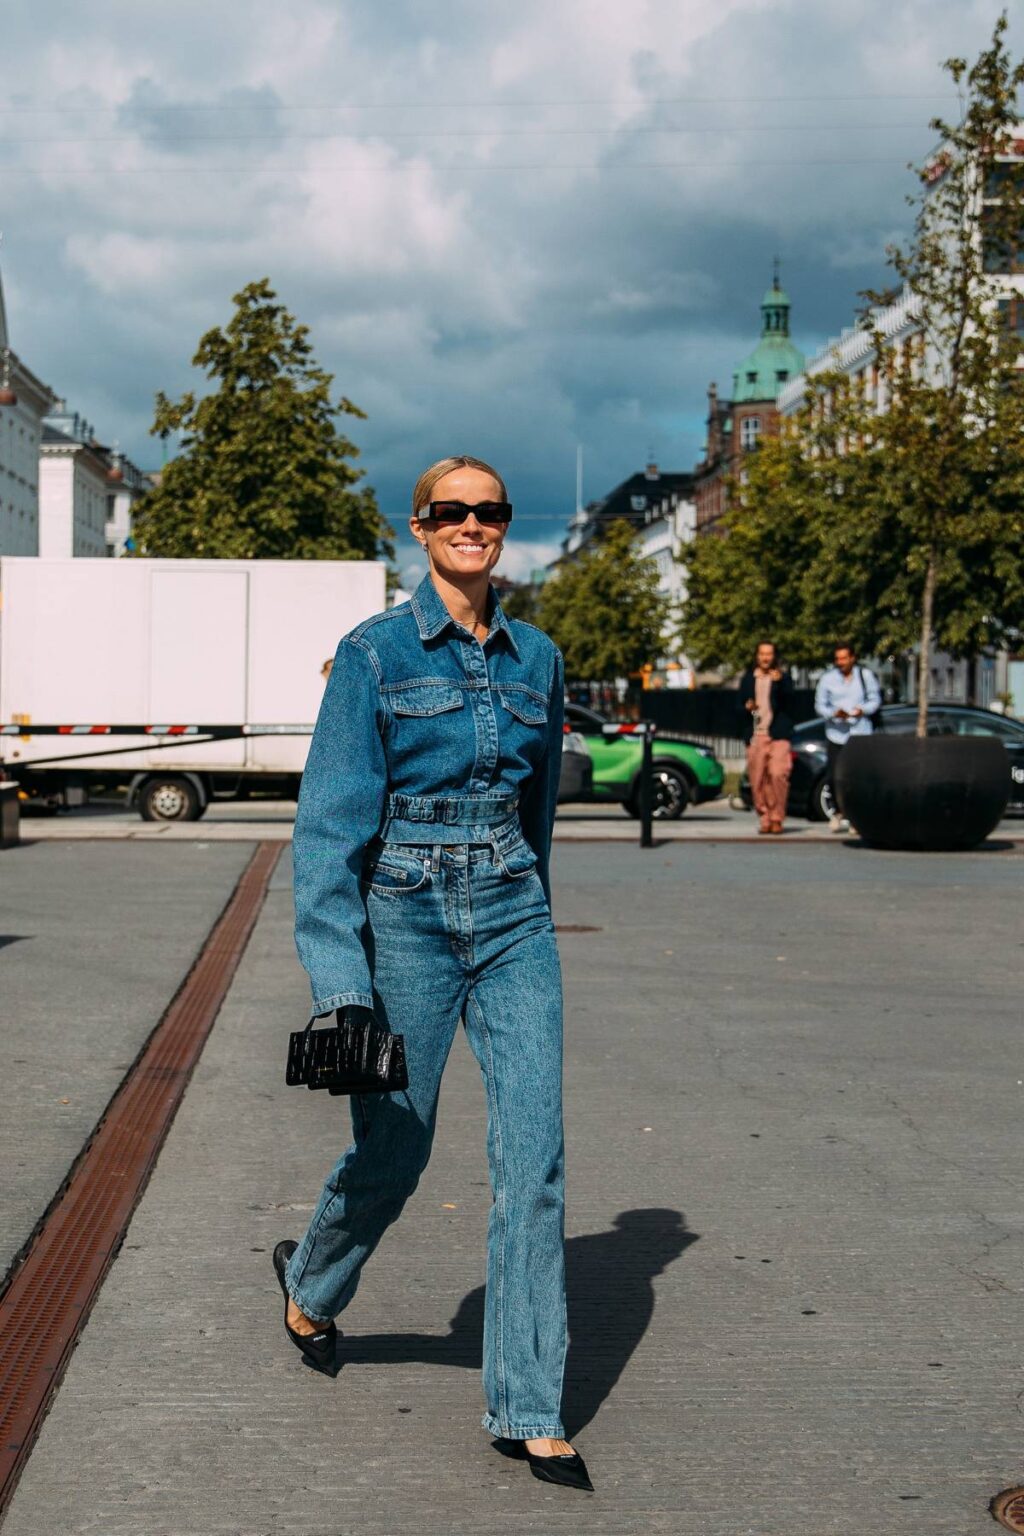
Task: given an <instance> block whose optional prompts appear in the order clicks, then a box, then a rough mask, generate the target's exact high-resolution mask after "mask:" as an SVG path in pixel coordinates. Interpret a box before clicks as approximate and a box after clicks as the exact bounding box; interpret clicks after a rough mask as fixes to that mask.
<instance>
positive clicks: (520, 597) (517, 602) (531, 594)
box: [501, 581, 539, 624]
mask: <svg viewBox="0 0 1024 1536" xmlns="http://www.w3.org/2000/svg"><path fill="white" fill-rule="evenodd" d="M538 602H539V594H538V591H537V588H536V587H534V586H531V585H530V583H529V582H526V581H523V582H520V583H519V584H518V585H516V586H514V587H509V588H508V590H507V591H506V592H503V593H502V594H501V606H502V608H503V609H504V611H505V615H506V617H507V618H510V619H525V620H526V622H527V624H537V623H538V622H539V621H538V618H537V607H538Z"/></svg>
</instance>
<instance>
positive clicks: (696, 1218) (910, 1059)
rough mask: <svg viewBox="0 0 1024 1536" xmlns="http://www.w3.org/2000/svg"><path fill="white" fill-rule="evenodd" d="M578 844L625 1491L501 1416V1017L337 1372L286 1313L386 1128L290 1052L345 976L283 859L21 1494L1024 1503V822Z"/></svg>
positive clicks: (488, 1531)
mask: <svg viewBox="0 0 1024 1536" xmlns="http://www.w3.org/2000/svg"><path fill="white" fill-rule="evenodd" d="M82 852H83V853H85V852H86V850H85V849H83V850H82ZM88 852H89V854H90V856H91V857H92V858H93V859H95V860H96V861H97V868H99V867H101V863H102V861H103V860H106V859H109V858H110V856H111V854H112V853H113V852H114V850H111V849H107V848H102V847H98V846H93V847H92V848H90V849H89V850H88ZM555 871H556V915H557V918H558V921H559V923H560V924H562V925H566V926H568V925H572V926H573V927H574V928H576V929H578V930H582V931H573V932H565V933H564V935H563V938H562V941H561V942H562V953H563V963H564V969H565V973H566V989H567V1003H568V1011H567V1021H566V1022H567V1081H566V1113H567V1136H568V1158H569V1186H568V1201H569V1204H568V1228H569V1243H568V1250H567V1252H568V1262H569V1276H570V1323H571V1328H572V1349H571V1356H570V1362H569V1369H568V1373H567V1399H566V1407H567V1413H568V1419H569V1422H570V1426H571V1430H572V1432H573V1433H575V1434H576V1436H577V1438H578V1443H579V1446H580V1449H581V1450H582V1451H583V1452H584V1454H585V1455H586V1456H587V1459H588V1462H589V1464H590V1466H591V1469H592V1472H593V1474H594V1478H595V1481H596V1483H597V1485H598V1493H597V1494H596V1496H595V1497H593V1498H592V1499H587V1498H585V1497H584V1496H582V1495H578V1494H571V1493H568V1492H566V1491H563V1490H556V1489H548V1488H546V1487H545V1486H544V1485H542V1484H540V1483H537V1482H535V1481H534V1480H533V1479H531V1478H530V1477H529V1476H528V1474H524V1469H523V1468H521V1467H518V1466H516V1465H513V1464H510V1463H508V1462H506V1461H504V1460H502V1459H500V1458H499V1457H497V1456H496V1455H494V1453H493V1452H492V1451H491V1450H490V1449H489V1447H488V1437H487V1436H486V1435H485V1434H484V1433H483V1432H482V1431H481V1430H480V1429H479V1428H478V1427H477V1425H478V1420H479V1414H480V1411H481V1397H480V1389H479V1382H478V1368H479V1354H480V1321H481V1301H482V1296H481V1290H480V1286H481V1281H482V1278H483V1260H484V1232H485V1223H486V1217H487V1208H488V1202H489V1196H488V1190H487V1187H486V1165H485V1159H484V1102H483V1093H482V1090H481V1086H480V1083H479V1079H478V1074H477V1069H476V1065H475V1063H474V1062H473V1060H472V1058H471V1056H470V1054H469V1051H468V1049H467V1048H466V1046H465V1043H464V1041H462V1040H461V1039H460V1041H459V1042H457V1045H456V1049H455V1051H454V1052H453V1059H452V1062H451V1064H450V1067H449V1075H448V1077H447V1079H446V1084H445V1089H444V1092H443V1094H442V1104H441V1116H440V1126H439V1132H438V1142H437V1149H436V1152H435V1157H434V1161H433V1162H432V1164H431V1166H430V1168H429V1169H428V1171H427V1173H426V1175H425V1177H424V1180H423V1182H422V1184H421V1186H420V1189H419V1191H418V1192H417V1194H416V1196H415V1198H414V1200H413V1201H412V1202H411V1204H410V1206H409V1207H408V1209H407V1211H406V1213H405V1214H404V1216H403V1218H402V1220H401V1222H400V1223H399V1224H398V1225H397V1226H396V1227H395V1228H393V1229H392V1230H391V1232H390V1233H389V1234H388V1235H387V1237H386V1238H385V1240H384V1243H383V1244H382V1247H381V1249H380V1251H379V1253H378V1254H377V1255H376V1256H375V1258H374V1260H373V1261H372V1264H371V1267H370V1268H369V1269H368V1270H367V1273H366V1276H365V1279H364V1283H363V1286H362V1288H361V1289H360V1291H359V1294H358V1296H357V1297H356V1299H355V1301H354V1303H353V1305H352V1307H351V1308H350V1309H349V1311H348V1312H347V1313H346V1314H345V1316H344V1318H343V1327H344V1331H345V1335H346V1343H345V1345H344V1359H345V1364H344V1367H343V1369H342V1371H341V1374H340V1376H339V1377H338V1379H337V1381H336V1382H333V1383H331V1382H328V1381H326V1380H325V1379H324V1378H322V1377H319V1376H316V1375H314V1374H313V1373H312V1372H310V1371H308V1370H305V1369H303V1367H302V1365H301V1363H300V1361H299V1358H298V1356H297V1354H296V1352H295V1351H294V1350H293V1349H292V1347H291V1346H290V1345H289V1344H288V1343H287V1341H286V1339H285V1337H284V1334H283V1331H282V1329H281V1322H280V1313H281V1301H280V1295H279V1293H278V1291H277V1288H276V1284H275V1281H274V1278H273V1276H272V1274H271V1270H270V1250H271V1249H272V1247H273V1245H274V1243H275V1242H276V1241H277V1240H278V1239H279V1238H280V1237H283V1236H287V1235H295V1236H298V1235H299V1234H300V1232H301V1229H302V1227H303V1225H304V1223H305V1221H306V1220H307V1219H308V1215H309V1212H310V1210H311V1209H312V1205H313V1202H314V1200H315V1198H316V1194H317V1191H318V1188H319V1183H320V1180H321V1178H322V1176H323V1173H324V1172H325V1171H326V1168H327V1166H328V1165H329V1164H330V1163H331V1162H332V1161H333V1159H334V1157H335V1155H336V1152H337V1150H338V1148H339V1145H341V1144H342V1143H344V1141H345V1140H347V1113H346V1110H345V1107H344V1104H343V1101H339V1100H332V1099H329V1098H327V1097H325V1096H320V1095H308V1094H299V1093H296V1091H295V1090H289V1089H285V1088H284V1086H283V1083H282V1063H283V1054H284V1036H285V1033H286V1032H287V1030H288V1029H289V1028H290V1027H292V1026H293V1025H294V1023H295V1021H296V1020H297V1019H301V1018H302V1017H303V1016H304V1008H305V1004H306V997H307V993H306V986H305V981H304V978H303V977H302V976H301V974H300V972H299V970H298V968H297V966H296V963H295V960H294V954H293V950H292V944H291V933H290V928H291V903H290V893H289V890H288V868H287V861H286V860H285V861H284V862H283V863H282V865H281V866H280V867H279V870H278V873H277V875H276V876H275V882H274V889H272V891H271V893H270V897H269V899H268V902H267V906H266V908H265V911H264V914H263V917H262V919H261V921H260V923H259V925H258V927H257V930H256V933H255V935H254V938H253V941H252V943H251V944H250V948H249V951H248V954H247V956H246V958H245V960H244V962H243V965H242V967H241V969H240V971H239V973H238V975H237V977H236V981H235V984H234V986H233V988H232V991H231V994H230V996H229V999H228V1002H227V1004H226V1005H225V1007H224V1009H223V1011H222V1013H221V1016H220V1019H219V1020H218V1023H217V1025H216V1027H215V1029H214V1032H213V1035H212V1037H211V1039H210V1042H209V1044H208V1046H207V1049H206V1052H205V1054H204V1057H203V1060H202V1062H201V1063H200V1066H199V1068H198V1070H197V1073H196V1076H195V1078H194V1079H193V1082H192V1085H191V1088H190V1090H189V1093H188V1096H187V1099H186V1101H185V1104H184V1106H183V1108H182V1110H181V1112H180V1114H179V1117H178V1120H177V1121H176V1123H175V1125H174V1128H173V1130H172V1132H171V1135H170V1138H169V1140H168V1142H167V1145H166V1147H165V1149H164V1152H163V1155H162V1157H161V1160H160V1163H159V1165H158V1168H157V1170H156V1173H155V1175H154V1178H153V1180H152V1183H151V1184H150V1187H149V1190H148V1192H147V1194H146V1196H145V1198H144V1200H143V1202H142V1204H141V1206H140V1208H139V1210H138V1212H137V1213H136V1216H135V1219H134V1221H133V1223H132V1226H131V1229H130V1231H129V1234H128V1238H127V1241H126V1243H125V1246H124V1248H123V1250H122V1252H121V1255H120V1257H119V1258H118V1260H117V1262H116V1263H115V1265H114V1267H113V1269H112V1271H111V1274H110V1276H109V1278H108V1280H107V1283H106V1285H105V1287H104V1290H103V1292H102V1294H101V1296H100V1299H99V1302H98V1304H97V1306H96V1309H95V1311H94V1313H93V1315H92V1318H91V1320H90V1322H89V1324H88V1326H87V1328H86V1330H85V1334H84V1336H83V1340H82V1342H81V1344H80V1346H79V1348H78V1350H77V1352H76V1354H75V1357H74V1359H73V1360H72V1363H71V1366H70V1369H69V1371H68V1375H67V1377H66V1379H65V1382H64V1384H63V1386H62V1388H61V1390H60V1393H59V1395H58V1397H57V1399H56V1402H55V1405H54V1408H53V1410H52V1412H51V1414H50V1416H49V1419H48V1420H47V1423H46V1424H45V1426H44V1428H43V1432H42V1435H41V1437H40V1440H39V1443H38V1445H37V1447H36V1449H35V1452H34V1454H33V1456H32V1458H31V1460H30V1461H29V1463H28V1467H27V1470H26V1472H25V1475H24V1477H23V1480H22V1483H21V1486H20V1488H19V1491H18V1493H17V1494H16V1496H15V1499H14V1502H13V1504H12V1507H11V1510H10V1513H9V1515H8V1519H7V1522H6V1525H5V1528H4V1536H55V1533H59V1536H64V1533H69V1536H70V1533H86V1532H88V1533H97V1536H271V1533H273V1536H291V1533H296V1536H297V1533H299V1532H301V1533H303V1536H357V1533H358V1536H404V1533H416V1536H447V1533H458V1536H498V1533H501V1536H505V1533H512V1532H513V1531H515V1532H519V1531H525V1532H533V1533H538V1536H539V1533H544V1536H558V1533H567V1536H568V1533H572V1536H577V1533H580V1532H584V1533H587V1536H589V1533H591V1532H597V1533H608V1536H612V1533H615V1536H624V1533H632V1532H637V1533H640V1532H645V1533H646V1532H663V1533H673V1536H744V1533H746V1536H828V1533H841V1536H901V1533H903V1532H906V1533H908V1536H909V1533H911V1532H919V1531H927V1532H928V1533H929V1536H974V1533H977V1536H984V1533H986V1532H988V1531H990V1530H992V1529H993V1526H992V1524H991V1521H990V1519H989V1517H988V1515H987V1513H986V1505H987V1501H988V1499H989V1497H990V1496H991V1495H992V1494H993V1493H994V1492H995V1491H996V1490H997V1489H999V1488H1001V1487H1003V1486H1005V1485H1007V1484H1009V1483H1012V1482H1019V1481H1024V1454H1022V1452H1021V1446H1020V1414H1019V1408H1018V1402H1017V1395H1018V1393H1019V1389H1020V1377H1019V1340H1020V1334H1021V1327H1022V1321H1024V1316H1022V1314H1024V1306H1022V1287H1021V1262H1022V1259H1024V1179H1022V1175H1021V1167H1020V1156H1019V1119H1020V1106H1021V1095H1022V1093H1024V1088H1022V1086H1021V1080H1022V1079H1024V1056H1022V1044H1021V1028H1020V1026H1021V1023H1022V1009H1021V1000H1020V999H1021V994H1020V974H1021V940H1020V931H1021V925H1020V881H1019V862H1018V860H1017V859H1016V858H1015V857H1012V856H1011V857H1003V856H1000V855H998V854H992V853H979V854H973V855H961V856H959V857H938V856H932V857H913V856H898V855H886V854H874V853H868V852H864V851H858V850H851V849H848V848H843V847H837V846H835V845H832V846H829V847H818V848H812V849H808V850H804V851H800V852H797V851H795V850H793V851H791V850H790V849H788V848H787V847H786V846H785V845H781V846H777V847H775V848H774V850H773V855H772V857H770V858H766V857H762V856H760V855H756V854H754V853H752V851H751V850H750V849H749V848H746V847H736V848H722V847H719V848H701V847H688V848H685V849H683V848H680V847H678V846H673V847H668V848H664V849H661V850H658V851H655V852H653V853H647V854H641V853H640V852H639V851H638V850H635V849H630V848H621V849H620V848H608V847H596V846H594V847H588V846H573V847H569V846H567V847H563V848H560V849H559V850H558V853H557V857H556V861H555Z"/></svg>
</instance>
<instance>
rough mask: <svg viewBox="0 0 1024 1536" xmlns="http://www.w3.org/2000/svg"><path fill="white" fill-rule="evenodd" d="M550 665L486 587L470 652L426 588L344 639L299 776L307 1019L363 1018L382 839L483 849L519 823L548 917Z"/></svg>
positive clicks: (546, 646) (543, 642)
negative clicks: (344, 1011)
mask: <svg viewBox="0 0 1024 1536" xmlns="http://www.w3.org/2000/svg"><path fill="white" fill-rule="evenodd" d="M562 713H563V672H562V658H561V655H560V654H559V652H558V650H557V649H556V647H555V646H554V644H553V643H552V641H551V640H549V639H548V637H547V635H545V634H543V633H542V632H541V631H540V630H539V629H535V628H534V627H533V625H532V624H525V623H523V622H522V621H520V620H518V619H511V620H509V619H507V618H506V617H505V615H504V613H503V612H502V609H501V604H500V603H499V602H498V598H497V595H496V593H495V592H494V589H493V588H492V589H491V623H490V629H489V631H488V634H487V638H486V639H485V640H484V641H483V642H480V641H479V640H477V639H476V638H475V636H474V635H472V634H471V633H470V632H469V630H467V629H464V628H463V627H462V625H460V624H457V623H456V622H455V621H454V619H452V617H451V615H450V614H449V612H448V610H447V608H446V607H445V606H444V604H443V602H442V601H441V599H440V597H439V596H438V594H437V589H436V588H435V586H434V584H433V582H432V581H431V579H430V577H429V576H425V577H424V579H423V580H422V581H421V583H420V585H419V586H418V587H417V589H416V592H415V593H414V594H413V597H412V599H411V601H410V602H407V603H401V604H400V605H399V606H398V607H396V608H391V609H389V610H388V611H387V612H386V613H379V614H376V615H375V616H374V617H373V618H371V619H367V620H366V621H365V623H363V624H360V625H359V626H358V627H357V628H356V629H354V630H352V632H351V634H348V635H346V636H345V637H344V639H343V640H342V641H341V643H340V645H339V646H338V649H337V652H336V654H335V657H334V665H333V667H332V669H331V674H330V677H329V678H328V681H327V689H326V692H325V693H324V697H323V702H322V704H321V706H320V714H319V716H318V718H317V723H316V730H315V731H314V733H313V739H312V741H311V743H310V749H309V756H308V758H307V761H306V769H305V772H304V774H303V776H302V788H301V791H300V793H299V806H298V812H297V814H296V818H295V833H294V839H293V843H292V853H293V859H294V865H295V942H296V947H297V948H298V952H299V959H300V960H301V961H302V964H303V966H304V967H305V969H306V970H307V971H308V973H309V978H310V982H311V984H312V989H313V1012H314V1013H316V1014H327V1013H330V1012H332V1010H333V1009H335V1008H340V1007H344V1006H346V1005H347V1004H350V1003H358V1004H361V1005H362V1006H364V1007H367V1008H369V1007H372V1006H373V996H372V984H371V976H370V969H369V964H368V961H367V957H366V952H365V949H364V945H363V930H364V925H365V923H366V907H365V903H364V898H363V893H362V889H361V884H360V881H361V876H362V872H363V867H364V863H365V862H366V860H367V857H368V854H370V853H372V851H373V849H374V847H375V846H376V847H379V846H380V844H381V843H382V842H384V841H392V842H403V843H425V844H431V845H436V844H439V843H442V844H452V843H467V842H480V841H483V842H487V841H490V840H491V838H492V834H493V829H494V828H495V827H497V826H498V825H503V826H504V828H505V832H506V833H507V828H508V823H509V821H510V819H512V818H514V817H515V816H516V814H517V813H518V818H519V823H520V825H521V828H522V833H523V836H524V838H525V840H526V843H527V844H528V845H529V848H530V850H532V856H533V857H535V858H536V867H537V872H538V874H539V875H540V878H541V881H542V883H543V886H544V893H545V895H546V896H547V898H548V903H549V905H550V901H551V889H550V883H549V876H548V860H549V855H550V849H551V833H552V828H553V825H554V819H555V801H556V798H557V794H558V779H559V774H560V772H561V766H562Z"/></svg>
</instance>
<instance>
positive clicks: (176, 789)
mask: <svg viewBox="0 0 1024 1536" xmlns="http://www.w3.org/2000/svg"><path fill="white" fill-rule="evenodd" d="M205 809H206V806H205V805H204V804H203V802H202V801H201V799H200V798H199V791H198V790H197V789H196V787H195V785H194V784H193V783H192V781H191V779H185V778H181V777H180V776H179V775H178V774H174V773H168V774H166V775H164V774H161V775H160V777H159V778H153V779H150V780H148V782H147V783H146V784H145V785H144V786H143V789H142V792H141V794H140V795H139V814H140V815H141V817H142V819H143V821H198V820H199V818H200V816H201V815H202V814H203V812H204V811H205Z"/></svg>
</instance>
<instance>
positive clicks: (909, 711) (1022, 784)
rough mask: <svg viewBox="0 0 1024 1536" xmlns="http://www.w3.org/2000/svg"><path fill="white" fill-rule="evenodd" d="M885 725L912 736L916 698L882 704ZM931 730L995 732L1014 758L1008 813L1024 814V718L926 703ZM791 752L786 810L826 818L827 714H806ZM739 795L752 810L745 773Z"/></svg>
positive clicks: (895, 733)
mask: <svg viewBox="0 0 1024 1536" xmlns="http://www.w3.org/2000/svg"><path fill="white" fill-rule="evenodd" d="M882 729H883V730H884V731H885V734H886V735H887V736H912V735H913V734H914V732H915V730H916V729H917V706H916V704H886V705H883V707H882ZM928 734H929V736H995V737H997V738H998V740H999V741H1001V742H1002V744H1003V746H1004V747H1005V748H1006V752H1007V756H1008V757H1009V759H1010V781H1011V782H1010V800H1009V803H1008V805H1007V807H1006V814H1007V815H1008V816H1024V722H1021V721H1020V720H1012V719H1008V718H1007V717H1006V716H1005V715H997V714H995V713H994V712H993V711H992V710H991V709H974V708H972V707H971V706H970V705H968V704H932V705H930V706H929V709H928ZM791 755H792V760H793V772H792V777H791V778H790V781H789V800H788V801H787V804H786V811H787V813H788V815H790V816H806V817H807V818H808V819H809V820H810V821H828V819H829V817H830V816H831V815H832V814H833V811H834V806H833V804H832V795H831V793H830V791H829V787H828V783H827V772H828V753H827V749H826V747H825V722H824V720H808V721H807V723H806V724H805V725H798V726H797V727H796V729H795V730H794V732H793V738H792V754H791ZM740 795H741V797H742V799H743V803H744V805H745V806H746V807H747V809H748V810H750V809H751V807H752V805H753V796H752V795H751V793H750V778H749V775H748V774H746V773H744V775H743V778H742V779H741V781H740Z"/></svg>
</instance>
